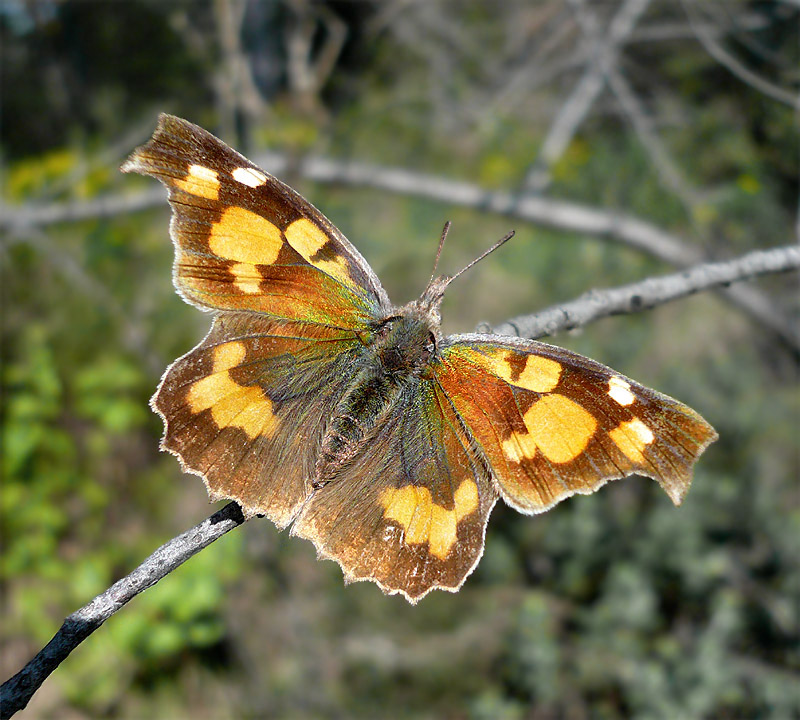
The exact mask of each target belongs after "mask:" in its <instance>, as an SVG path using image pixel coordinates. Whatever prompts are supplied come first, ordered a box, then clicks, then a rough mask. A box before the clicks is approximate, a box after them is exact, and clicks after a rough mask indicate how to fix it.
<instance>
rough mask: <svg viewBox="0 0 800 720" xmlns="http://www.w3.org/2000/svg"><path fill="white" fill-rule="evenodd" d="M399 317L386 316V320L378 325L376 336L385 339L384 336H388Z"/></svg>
mask: <svg viewBox="0 0 800 720" xmlns="http://www.w3.org/2000/svg"><path fill="white" fill-rule="evenodd" d="M398 319H399V318H398V317H390V318H386V320H384V321H383V322H382V323H381V324H380V325H379V326H378V327H377V328H376V329H375V337H376V338H377V339H383V338H385V337H386V336H387V335H388V334H389V331H390V330H391V329H392V326H393V325H394V323H395V321H396V320H398Z"/></svg>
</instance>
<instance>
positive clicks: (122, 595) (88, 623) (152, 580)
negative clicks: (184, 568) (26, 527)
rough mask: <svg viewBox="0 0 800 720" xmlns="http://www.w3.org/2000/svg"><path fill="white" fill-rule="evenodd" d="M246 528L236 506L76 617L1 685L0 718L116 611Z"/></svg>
mask: <svg viewBox="0 0 800 720" xmlns="http://www.w3.org/2000/svg"><path fill="white" fill-rule="evenodd" d="M243 522H244V515H243V514H242V510H241V508H240V507H239V506H238V505H237V504H236V503H234V502H232V503H229V504H228V505H226V506H225V507H224V508H222V509H221V510H219V511H218V512H215V513H214V514H213V515H211V517H209V518H206V519H205V520H203V522H201V523H200V524H199V525H196V526H195V527H193V528H192V529H191V530H187V531H186V532H185V533H183V534H181V535H178V536H177V537H175V538H173V539H172V540H170V541H169V542H167V543H165V544H164V545H162V546H161V547H160V548H158V550H156V551H155V552H154V553H153V554H152V555H151V556H150V557H148V558H147V559H146V560H145V561H144V562H143V563H142V564H141V565H139V567H137V568H136V569H135V570H134V571H133V572H132V573H130V574H129V575H126V576H125V577H124V578H122V579H121V580H118V581H117V582H115V583H114V584H113V585H112V586H111V587H110V588H108V590H106V591H105V592H103V593H101V594H100V595H98V596H97V597H96V598H95V599H94V600H92V601H91V602H90V603H88V604H86V605H84V606H83V607H82V608H81V609H80V610H77V611H76V612H74V613H72V615H70V616H69V617H68V618H67V619H66V620H64V624H63V625H62V626H61V628H60V629H59V630H58V632H57V633H56V634H55V635H54V636H53V639H52V640H51V641H50V642H49V643H47V645H45V647H44V648H43V649H42V650H41V651H40V652H39V653H38V654H37V655H36V657H34V658H33V660H31V661H30V662H29V663H28V664H27V665H26V666H25V667H24V668H23V669H22V670H20V671H19V672H18V673H17V674H16V675H14V677H12V678H10V679H9V680H7V681H6V682H4V683H3V684H2V685H0V718H2V719H3V720H5V719H6V718H10V717H11V716H12V715H13V714H14V713H16V712H17V711H18V710H22V709H23V708H25V706H26V705H27V704H28V702H29V701H30V699H31V697H33V694H34V693H35V692H36V691H37V690H38V689H39V687H40V686H41V684H42V683H43V682H44V681H45V680H46V679H47V678H48V677H49V676H50V673H52V672H53V670H55V669H56V668H57V667H58V666H59V665H60V664H61V663H62V662H63V661H64V660H65V659H66V658H67V656H68V655H69V654H70V653H71V652H72V651H73V650H74V649H75V648H76V647H78V645H80V644H81V643H82V642H83V641H84V640H85V639H86V638H87V637H89V635H91V634H92V633H93V632H94V631H95V630H97V628H99V627H100V626H101V625H102V624H103V623H104V622H105V621H106V620H108V618H110V617H111V616H112V615H113V614H114V613H115V612H117V610H119V609H120V608H121V607H123V606H124V605H125V604H126V603H128V602H129V601H130V600H132V599H133V598H135V597H136V596H137V595H138V594H139V593H141V592H144V591H145V590H147V588H149V587H152V586H153V585H155V584H156V583H157V582H158V581H159V580H161V578H163V577H165V576H166V575H168V574H169V573H171V572H172V571H173V570H174V569H175V568H177V567H178V566H179V565H181V564H183V563H184V562H186V561H187V560H188V559H189V558H190V557H192V555H194V554H195V553H197V552H199V551H200V550H202V549H203V548H204V547H206V546H207V545H210V544H211V543H212V542H214V541H215V540H218V539H219V538H221V537H222V536H223V535H224V534H225V533H227V532H228V531H229V530H233V528H235V527H237V526H238V525H241V524H242V523H243Z"/></svg>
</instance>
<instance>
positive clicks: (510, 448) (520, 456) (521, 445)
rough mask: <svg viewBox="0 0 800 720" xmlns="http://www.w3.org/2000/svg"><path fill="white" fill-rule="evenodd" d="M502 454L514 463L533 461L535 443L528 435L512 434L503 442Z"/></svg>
mask: <svg viewBox="0 0 800 720" xmlns="http://www.w3.org/2000/svg"><path fill="white" fill-rule="evenodd" d="M503 454H504V455H505V456H506V457H507V458H508V459H509V460H511V462H515V463H521V462H522V461H523V460H533V458H535V457H536V443H535V442H533V438H532V437H531V436H530V435H529V434H528V433H516V432H512V433H511V435H510V436H509V437H507V438H506V439H505V440H503Z"/></svg>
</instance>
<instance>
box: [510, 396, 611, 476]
mask: <svg viewBox="0 0 800 720" xmlns="http://www.w3.org/2000/svg"><path fill="white" fill-rule="evenodd" d="M522 419H523V420H524V422H525V427H526V428H527V433H524V434H523V433H517V432H512V433H511V436H510V437H509V438H508V439H507V440H505V441H504V442H503V451H504V452H505V453H506V457H507V458H508V459H509V460H511V461H512V462H522V461H523V460H526V459H527V460H532V459H533V458H534V457H535V456H536V452H537V451H538V452H540V453H542V455H544V457H546V458H547V459H548V460H549V461H550V462H554V463H566V462H570V461H571V460H574V459H575V458H576V457H578V455H580V454H581V453H582V452H583V451H584V450H586V448H587V446H588V445H589V441H590V440H591V439H592V436H593V435H594V432H595V430H596V429H597V420H595V419H594V417H593V416H592V414H591V413H589V412H587V411H586V410H584V409H583V408H582V407H581V406H580V405H578V404H577V403H575V402H573V401H572V400H570V399H569V398H568V397H565V396H564V395H559V394H553V395H544V396H543V397H542V398H541V399H540V400H537V401H536V402H535V403H534V404H533V405H531V406H530V408H528V410H526V411H525V414H524V415H523V416H522Z"/></svg>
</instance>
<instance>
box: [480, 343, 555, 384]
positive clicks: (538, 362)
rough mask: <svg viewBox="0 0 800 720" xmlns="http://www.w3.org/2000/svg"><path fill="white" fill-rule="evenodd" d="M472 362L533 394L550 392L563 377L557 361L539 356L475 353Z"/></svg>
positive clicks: (508, 351) (511, 353) (509, 351)
mask: <svg viewBox="0 0 800 720" xmlns="http://www.w3.org/2000/svg"><path fill="white" fill-rule="evenodd" d="M472 360H473V362H475V363H476V364H477V365H480V366H481V367H483V368H484V369H485V370H487V371H488V372H490V373H492V374H493V375H496V376H497V377H499V378H500V379H501V380H505V381H506V382H507V383H509V384H510V385H515V386H516V387H521V388H525V389H526V390H530V391H531V392H537V393H545V392H550V391H551V390H554V389H555V387H556V385H558V380H559V378H560V377H561V364H560V363H559V362H557V361H556V360H550V359H548V358H544V357H539V356H538V355H527V356H525V355H520V354H519V353H516V352H513V351H512V350H506V351H503V350H501V351H500V352H498V353H497V354H492V355H484V354H482V353H480V352H475V353H474V354H473V355H472Z"/></svg>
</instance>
